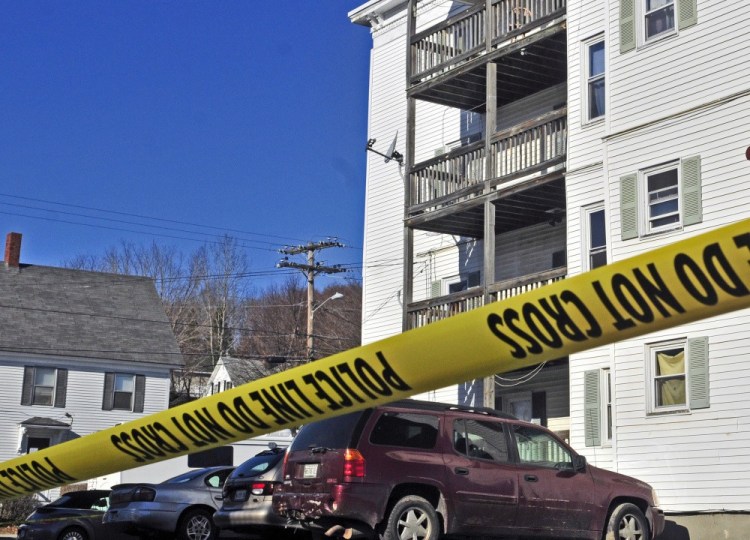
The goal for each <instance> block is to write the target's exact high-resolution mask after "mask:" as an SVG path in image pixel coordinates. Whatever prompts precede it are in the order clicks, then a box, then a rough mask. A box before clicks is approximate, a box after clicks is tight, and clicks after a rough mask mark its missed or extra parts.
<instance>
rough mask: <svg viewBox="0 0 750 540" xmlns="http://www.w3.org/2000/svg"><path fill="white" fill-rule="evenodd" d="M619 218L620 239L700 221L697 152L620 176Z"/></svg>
mask: <svg viewBox="0 0 750 540" xmlns="http://www.w3.org/2000/svg"><path fill="white" fill-rule="evenodd" d="M620 218H621V227H622V229H621V234H622V239H623V240H629V239H631V238H637V237H639V236H645V235H650V234H656V233H661V232H665V231H672V230H675V229H679V228H681V227H686V226H689V225H694V224H696V223H700V222H702V221H703V202H702V187H701V158H700V156H692V157H689V158H683V159H680V160H676V161H672V162H668V163H664V164H661V165H657V166H654V167H650V168H646V169H643V170H641V171H638V172H636V173H632V174H628V175H625V176H622V177H620Z"/></svg>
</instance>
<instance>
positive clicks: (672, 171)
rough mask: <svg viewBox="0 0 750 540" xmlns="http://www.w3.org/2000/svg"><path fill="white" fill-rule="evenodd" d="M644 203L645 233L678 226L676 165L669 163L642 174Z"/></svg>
mask: <svg viewBox="0 0 750 540" xmlns="http://www.w3.org/2000/svg"><path fill="white" fill-rule="evenodd" d="M643 186H644V189H643V193H644V197H645V202H646V215H645V218H646V223H645V225H646V232H649V233H652V232H658V231H662V230H665V229H674V228H676V227H679V226H680V174H679V168H678V163H670V164H668V165H664V166H662V167H657V168H654V169H651V170H647V171H644V173H643Z"/></svg>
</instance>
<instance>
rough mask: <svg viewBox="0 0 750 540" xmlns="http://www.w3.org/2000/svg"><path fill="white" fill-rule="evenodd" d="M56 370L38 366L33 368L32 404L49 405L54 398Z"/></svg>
mask: <svg viewBox="0 0 750 540" xmlns="http://www.w3.org/2000/svg"><path fill="white" fill-rule="evenodd" d="M56 381H57V370H56V369H55V368H47V367H38V368H36V369H35V370H34V390H33V398H32V399H33V404H34V405H49V406H51V405H52V404H53V403H54V400H55V383H56Z"/></svg>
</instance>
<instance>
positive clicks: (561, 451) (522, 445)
mask: <svg viewBox="0 0 750 540" xmlns="http://www.w3.org/2000/svg"><path fill="white" fill-rule="evenodd" d="M513 431H514V432H515V434H516V446H517V449H518V457H519V458H520V460H521V463H534V464H535V465H539V466H541V467H554V466H555V465H556V464H558V463H565V464H566V465H568V466H569V467H571V468H572V467H573V460H572V458H571V456H570V452H568V450H567V449H566V448H565V447H564V446H562V445H561V444H560V443H559V442H557V440H556V439H554V438H553V437H552V436H550V435H549V434H548V433H546V432H544V431H540V430H537V429H534V428H530V427H526V426H514V427H513Z"/></svg>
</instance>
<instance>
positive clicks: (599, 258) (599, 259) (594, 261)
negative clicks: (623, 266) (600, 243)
mask: <svg viewBox="0 0 750 540" xmlns="http://www.w3.org/2000/svg"><path fill="white" fill-rule="evenodd" d="M605 264H607V252H606V251H603V250H601V251H592V252H591V258H590V261H589V269H590V270H593V269H594V268H599V267H600V266H604V265H605Z"/></svg>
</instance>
